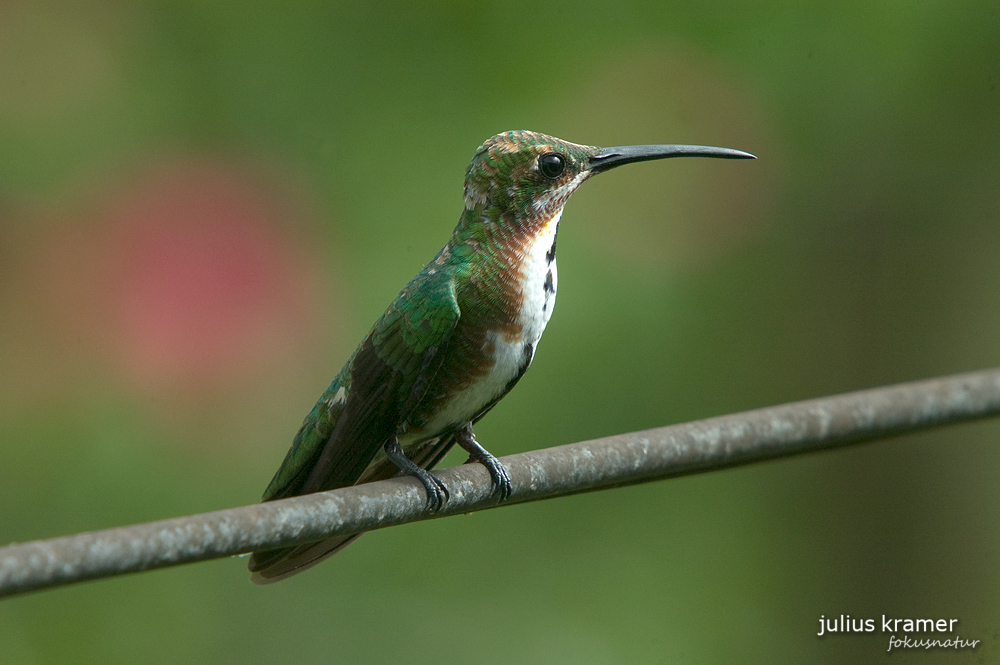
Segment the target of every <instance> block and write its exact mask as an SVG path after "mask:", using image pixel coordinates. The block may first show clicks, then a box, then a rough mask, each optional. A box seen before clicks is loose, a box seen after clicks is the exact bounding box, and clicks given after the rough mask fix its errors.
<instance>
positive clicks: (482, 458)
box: [455, 425, 511, 502]
mask: <svg viewBox="0 0 1000 665" xmlns="http://www.w3.org/2000/svg"><path fill="white" fill-rule="evenodd" d="M455 439H456V441H457V442H458V445H460V446H462V448H463V449H464V450H465V451H466V452H468V453H469V462H479V463H480V464H482V465H483V466H485V467H486V470H487V471H489V472H490V479H491V480H492V481H493V487H492V488H491V489H490V496H493V495H494V494H497V493H499V494H500V499H499V501H500V502H503V501H506V500H507V497H509V496H510V492H511V487H510V474H508V473H507V468H506V467H505V466H504V465H503V464H501V463H500V460H498V459H497V458H496V457H494V456H493V455H491V454H490V452H489V451H488V450H486V449H485V448H483V447H482V446H481V445H479V442H478V441H476V435H475V434H473V433H472V426H471V425H466V426H465V427H464V428H462V429H460V430H459V431H458V433H457V434H456V437H455ZM469 462H466V464H468V463H469Z"/></svg>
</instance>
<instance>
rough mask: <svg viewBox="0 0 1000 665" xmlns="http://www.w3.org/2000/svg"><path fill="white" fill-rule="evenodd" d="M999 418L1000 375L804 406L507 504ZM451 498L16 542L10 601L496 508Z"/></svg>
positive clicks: (515, 482) (479, 482)
mask: <svg viewBox="0 0 1000 665" xmlns="http://www.w3.org/2000/svg"><path fill="white" fill-rule="evenodd" d="M997 414H1000V369H992V370H984V371H980V372H970V373H967V374H958V375H953V376H947V377H941V378H936V379H929V380H925V381H914V382H911V383H903V384H898V385H894V386H887V387H882V388H875V389H871V390H863V391H858V392H853V393H845V394H842V395H836V396H833V397H825V398H820V399H814V400H808V401H803V402H795V403H791V404H786V405H783V406H777V407H771V408H766V409H758V410H755V411H747V412H744V413H738V414H733V415H728V416H722V417H718V418H709V419H707V420H700V421H696V422H692V423H686V424H683V425H672V426H669V427H661V428H657V429H651V430H646V431H642V432H632V433H630V434H620V435H617V436H612V437H607V438H604V439H595V440H593V441H583V442H580V443H574V444H569V445H564V446H556V447H554V448H546V449H543V450H536V451H532V452H528V453H521V454H518V455H511V456H509V457H505V458H503V459H502V462H503V463H504V465H505V466H506V467H507V469H508V471H509V472H510V478H511V482H512V487H513V491H512V493H511V496H510V498H509V499H508V500H507V501H506V502H504V504H503V505H510V504H514V503H521V502H525V501H535V500H539V499H546V498H551V497H556V496H565V495H569V494H576V493H579V492H587V491H592V490H597V489H605V488H609V487H618V486H622V485H631V484H635V483H643V482H648V481H652V480H658V479H662V478H669V477H673V476H680V475H686V474H691V473H698V472H704V471H712V470H716V469H724V468H729V467H733V466H737V465H741V464H749V463H752V462H760V461H764V460H769V459H774V458H777V457H784V456H788V455H795V454H800V453H805V452H810V451H817V450H826V449H831V448H836V447H839V446H844V445H848V444H851V443H857V442H861V441H867V440H872V439H876V438H885V437H889V436H893V435H897V434H902V433H905V432H910V431H914V430H920V429H927V428H930V427H935V426H940V425H947V424H951V423H957V422H961V421H967V420H973V419H978V418H986V417H989V416H993V415H997ZM437 475H438V476H439V478H440V479H441V480H442V481H443V482H444V484H445V485H446V486H447V487H448V490H449V492H450V494H451V498H450V500H449V501H448V503H447V504H446V505H445V507H444V509H443V510H442V511H441V512H439V513H434V514H429V513H428V512H427V510H426V508H425V498H424V495H423V487H422V485H420V483H419V482H418V481H417V480H415V479H412V478H394V479H392V480H385V481H381V482H377V483H370V484H366V485H358V486H355V487H347V488H343V489H339V490H333V491H330V492H321V493H317V494H311V495H307V496H301V497H293V498H290V499H284V500H281V501H274V502H270V503H262V504H255V505H251V506H243V507H241V508H231V509H228V510H220V511H216V512H211V513H202V514H199V515H190V516H187V517H178V518H175V519H168V520H162V521H158V522H149V523H146V524H137V525H134V526H128V527H121V528H116V529H108V530H105V531H94V532H89V533H81V534H78V535H74V536H66V537H62V538H52V539H49V540H39V541H33V542H28V543H23V544H11V545H8V546H6V547H2V548H0V596H9V595H14V594H18V593H24V592H26V591H33V590H38V589H44V588H48V587H55V586H61V585H65V584H71V583H73V582H79V581H82V580H91V579H97V578H102V577H111V576H114V575H122V574H125V573H131V572H138V571H143V570H151V569H154V568H163V567H166V566H174V565H178V564H182V563H191V562H195V561H204V560H207V559H216V558H221V557H225V556H230V555H233V554H241V553H244V552H249V551H252V550H255V549H273V548H276V547H283V546H288V545H297V544H301V543H306V542H312V541H316V540H321V539H323V538H326V537H328V536H331V535H335V534H341V535H346V534H352V533H359V532H361V531H370V530H373V529H380V528H384V527H387V526H393V525H396V524H405V523H407V522H415V521H418V520H424V519H430V518H436V517H444V516H447V515H454V514H457V513H468V512H473V511H476V510H483V509H486V508H492V507H495V506H496V500H495V499H492V498H490V497H489V490H490V479H489V475H488V473H487V472H486V469H485V468H484V467H482V466H481V465H478V464H467V465H461V466H458V467H454V468H451V469H446V470H444V471H441V472H438V474H437Z"/></svg>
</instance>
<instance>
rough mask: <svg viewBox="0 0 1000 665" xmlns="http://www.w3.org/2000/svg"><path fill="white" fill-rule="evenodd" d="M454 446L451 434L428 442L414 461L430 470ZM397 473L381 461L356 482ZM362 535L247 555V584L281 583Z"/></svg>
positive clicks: (387, 476)
mask: <svg viewBox="0 0 1000 665" xmlns="http://www.w3.org/2000/svg"><path fill="white" fill-rule="evenodd" d="M453 445H455V434H454V433H450V434H447V435H445V436H440V437H435V438H432V439H428V441H427V442H426V445H424V446H423V447H422V448H421V449H419V450H418V451H415V454H414V455H413V458H412V459H413V462H414V463H415V464H417V465H419V466H420V467H421V468H424V469H428V470H430V469H432V468H434V467H435V466H436V465H437V463H438V462H440V461H441V459H442V458H443V457H444V456H445V455H446V454H447V453H448V451H449V450H450V449H451V447H452V446H453ZM399 473H400V471H399V468H398V467H396V465H395V464H393V463H392V462H390V461H389V460H383V461H382V462H381V463H378V464H376V465H375V466H372V467H371V468H369V469H368V470H367V471H366V472H365V473H364V475H362V476H361V478H360V480H358V483H370V482H374V481H376V480H385V479H387V478H392V477H394V476H397V475H399ZM362 535H363V532H362V533H355V534H351V535H349V536H334V537H333V538H327V539H326V540H321V541H319V542H318V543H306V544H305V545H298V546H296V547H283V548H280V549H276V550H261V551H259V552H254V553H253V554H252V555H251V556H250V563H249V564H248V567H249V568H250V581H251V582H253V583H254V584H270V583H272V582H280V581H281V580H283V579H285V578H286V577H291V576H292V575H295V574H296V573H301V572H302V571H303V570H308V569H309V568H312V567H313V566H315V565H316V564H317V563H319V562H321V561H323V560H325V559H327V558H329V557H331V556H333V555H334V554H336V553H337V552H339V551H340V550H342V549H344V548H345V547H347V546H348V545H350V544H351V543H352V542H354V541H355V540H356V539H357V538H359V537H361V536H362Z"/></svg>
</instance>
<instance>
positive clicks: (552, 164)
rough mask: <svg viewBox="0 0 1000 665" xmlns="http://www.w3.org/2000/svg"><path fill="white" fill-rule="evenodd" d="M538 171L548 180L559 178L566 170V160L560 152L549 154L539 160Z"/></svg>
mask: <svg viewBox="0 0 1000 665" xmlns="http://www.w3.org/2000/svg"><path fill="white" fill-rule="evenodd" d="M538 170H539V171H541V172H542V175H543V176H545V177H546V178H558V177H559V176H561V175H562V174H563V171H565V170H566V158H565V157H563V156H562V155H560V154H559V153H558V152H547V153H545V154H544V155H542V156H541V157H539V158H538Z"/></svg>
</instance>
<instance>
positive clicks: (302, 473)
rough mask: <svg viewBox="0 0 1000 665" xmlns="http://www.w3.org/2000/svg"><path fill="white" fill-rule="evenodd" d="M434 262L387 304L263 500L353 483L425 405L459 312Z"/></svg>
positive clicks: (298, 436)
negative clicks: (411, 417)
mask: <svg viewBox="0 0 1000 665" xmlns="http://www.w3.org/2000/svg"><path fill="white" fill-rule="evenodd" d="M432 266H433V267H437V266H435V264H434V263H433V262H432V263H431V264H430V265H429V266H428V267H427V268H424V270H423V271H422V272H421V273H420V274H419V275H417V276H416V277H415V278H414V279H413V280H412V281H411V282H410V283H409V284H408V285H407V286H406V288H405V289H403V291H402V292H401V293H400V294H399V295H398V296H397V297H396V299H395V301H393V303H392V304H391V305H390V306H389V308H388V309H387V310H386V312H385V314H383V315H382V318H380V319H379V320H378V322H377V323H376V324H375V326H374V327H373V328H372V330H371V331H370V332H369V333H368V335H367V336H366V337H365V339H364V340H363V341H362V342H361V345H360V346H359V347H358V348H357V350H356V351H355V352H354V355H352V356H351V358H350V360H348V361H347V364H346V365H344V368H343V369H342V370H341V371H340V374H338V375H337V377H336V378H335V379H334V380H333V382H332V383H331V384H330V387H329V388H327V389H326V391H325V392H324V393H323V395H322V396H321V397H320V399H319V401H318V402H317V403H316V405H315V406H314V407H313V409H312V411H310V412H309V415H307V416H306V418H305V421H304V422H303V423H302V427H301V428H300V429H299V432H298V434H296V436H295V440H294V441H293V443H292V447H291V449H290V450H289V451H288V454H287V455H286V456H285V461H284V462H283V463H282V465H281V468H279V469H278V472H277V473H276V474H275V476H274V479H273V480H272V481H271V483H270V485H268V487H267V490H266V491H265V492H264V500H265V501H269V500H273V499H280V498H284V497H288V496H295V495H298V494H307V493H309V492H318V491H322V490H327V489H333V488H335V487H345V486H347V485H353V484H354V483H356V482H357V481H358V479H359V478H360V477H361V475H362V474H363V473H364V471H365V469H366V468H367V467H368V466H369V465H370V464H371V462H372V460H374V459H375V456H376V455H377V454H378V451H379V450H380V449H381V447H382V445H383V444H384V443H385V441H386V440H387V439H388V438H389V437H391V436H393V435H395V434H396V433H397V431H398V428H399V426H400V425H402V424H403V423H404V422H405V421H406V418H407V417H408V415H409V414H410V413H412V412H413V410H414V409H415V408H416V407H417V405H418V404H419V403H420V400H421V399H422V398H423V396H424V395H425V394H426V392H427V388H428V387H429V386H430V383H431V381H432V380H433V379H434V377H435V375H436V374H437V372H438V370H439V368H440V367H441V363H442V361H443V359H444V358H445V356H446V355H447V348H448V344H449V342H450V341H451V338H452V336H453V333H454V330H455V326H456V325H457V323H458V319H459V316H460V312H459V308H458V303H457V301H456V298H455V287H454V281H453V280H452V279H451V276H450V275H449V274H447V272H446V269H444V270H442V269H438V270H436V271H434V272H431V270H432V269H433V268H432Z"/></svg>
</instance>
